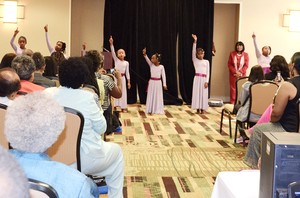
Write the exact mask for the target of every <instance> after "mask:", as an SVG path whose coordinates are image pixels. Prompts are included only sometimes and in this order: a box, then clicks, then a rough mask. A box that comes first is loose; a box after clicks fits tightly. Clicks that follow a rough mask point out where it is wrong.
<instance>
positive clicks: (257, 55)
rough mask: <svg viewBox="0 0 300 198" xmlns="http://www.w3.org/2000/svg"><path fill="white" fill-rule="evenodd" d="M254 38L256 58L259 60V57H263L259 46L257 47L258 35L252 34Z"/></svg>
mask: <svg viewBox="0 0 300 198" xmlns="http://www.w3.org/2000/svg"><path fill="white" fill-rule="evenodd" d="M252 38H253V43H254V47H255V55H256V58H259V57H260V56H261V53H260V50H259V48H258V46H257V43H256V35H255V34H254V32H253V34H252Z"/></svg>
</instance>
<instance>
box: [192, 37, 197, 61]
mask: <svg viewBox="0 0 300 198" xmlns="http://www.w3.org/2000/svg"><path fill="white" fill-rule="evenodd" d="M192 37H193V39H194V42H193V48H192V60H193V61H194V60H196V45H197V36H196V35H195V34H192Z"/></svg>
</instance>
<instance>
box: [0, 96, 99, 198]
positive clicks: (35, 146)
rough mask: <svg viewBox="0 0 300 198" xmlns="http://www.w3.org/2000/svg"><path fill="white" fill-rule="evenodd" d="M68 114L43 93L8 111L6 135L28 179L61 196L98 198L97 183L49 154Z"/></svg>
mask: <svg viewBox="0 0 300 198" xmlns="http://www.w3.org/2000/svg"><path fill="white" fill-rule="evenodd" d="M65 119H66V116H65V112H64V109H63V107H62V106H60V105H59V104H58V103H57V102H56V101H55V100H54V99H52V98H51V97H49V96H47V95H46V94H43V93H41V92H35V93H31V94H27V95H25V96H21V97H18V98H16V99H15V100H14V102H13V103H12V105H11V106H9V107H8V108H7V113H6V119H5V128H4V132H5V135H6V137H7V140H8V141H9V142H10V145H11V146H12V147H13V149H11V150H10V152H11V154H13V155H14V156H15V157H16V158H17V160H18V161H19V163H20V164H21V166H22V167H23V169H24V170H25V174H26V175H27V177H28V178H32V179H35V180H39V181H42V182H45V183H47V184H49V185H51V186H52V187H53V188H54V189H55V190H56V191H57V193H58V195H59V197H84V198H86V197H98V196H99V194H98V189H97V186H96V184H95V183H94V182H93V181H92V180H91V179H90V178H88V177H86V176H85V175H84V174H82V173H80V172H79V171H77V170H75V169H73V168H71V167H69V166H67V165H65V164H62V163H59V162H56V161H52V160H51V158H50V157H49V156H48V155H47V149H48V148H49V147H51V146H52V144H54V143H55V142H56V140H57V138H58V136H59V135H60V134H61V132H62V130H63V129H64V125H65Z"/></svg>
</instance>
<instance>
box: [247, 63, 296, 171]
mask: <svg viewBox="0 0 300 198" xmlns="http://www.w3.org/2000/svg"><path fill="white" fill-rule="evenodd" d="M293 72H294V77H293V78H292V79H290V80H289V81H286V82H284V83H283V84H282V85H281V86H280V87H279V89H278V92H277V95H276V96H275V100H274V104H273V110H272V113H271V120H270V122H269V123H263V124H257V125H255V127H253V133H252V135H251V139H250V142H249V145H248V148H247V153H246V155H245V158H244V161H245V163H246V164H247V165H249V166H250V167H253V168H257V163H258V159H259V157H260V154H261V151H260V148H261V137H262V133H263V132H298V104H297V101H298V99H299V98H300V76H299V73H300V58H298V59H297V60H296V61H295V64H294V71H293Z"/></svg>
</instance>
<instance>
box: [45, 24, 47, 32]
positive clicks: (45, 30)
mask: <svg viewBox="0 0 300 198" xmlns="http://www.w3.org/2000/svg"><path fill="white" fill-rule="evenodd" d="M44 30H45V32H48V24H47V25H45V26H44Z"/></svg>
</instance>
